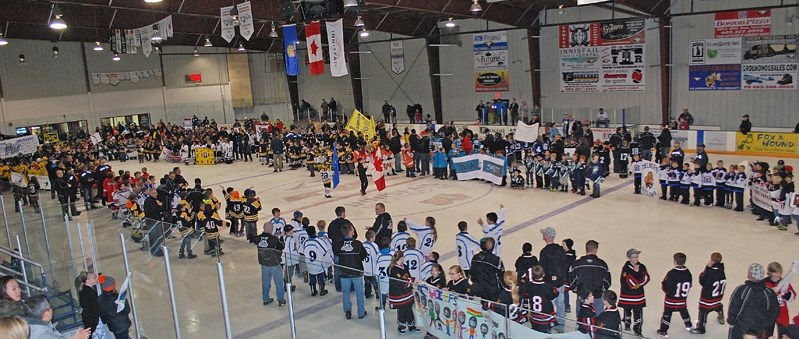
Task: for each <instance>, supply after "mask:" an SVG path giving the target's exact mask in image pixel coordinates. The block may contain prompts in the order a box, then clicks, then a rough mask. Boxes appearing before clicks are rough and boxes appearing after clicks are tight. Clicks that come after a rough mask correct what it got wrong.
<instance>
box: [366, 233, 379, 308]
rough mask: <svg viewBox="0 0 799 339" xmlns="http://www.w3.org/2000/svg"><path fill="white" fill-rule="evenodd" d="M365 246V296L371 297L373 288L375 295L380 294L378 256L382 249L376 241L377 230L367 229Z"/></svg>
mask: <svg viewBox="0 0 799 339" xmlns="http://www.w3.org/2000/svg"><path fill="white" fill-rule="evenodd" d="M363 248H364V249H365V250H366V258H363V280H364V296H365V297H366V299H369V298H371V297H372V289H373V288H374V291H375V295H376V296H379V295H380V286H379V283H378V281H377V276H378V272H377V257H378V256H379V255H380V249H379V248H378V247H377V243H375V231H372V230H368V231H366V241H364V242H363Z"/></svg>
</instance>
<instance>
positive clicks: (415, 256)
mask: <svg viewBox="0 0 799 339" xmlns="http://www.w3.org/2000/svg"><path fill="white" fill-rule="evenodd" d="M406 245H408V246H407V247H406V249H405V251H404V252H405V255H404V258H405V259H404V260H405V269H407V270H408V272H409V273H410V274H411V276H412V277H414V278H415V279H417V280H420V281H421V280H422V279H421V276H422V264H424V262H425V260H424V254H422V252H421V251H419V250H417V249H416V239H414V238H408V240H407V241H406Z"/></svg>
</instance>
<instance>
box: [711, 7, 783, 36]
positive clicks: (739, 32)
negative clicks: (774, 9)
mask: <svg viewBox="0 0 799 339" xmlns="http://www.w3.org/2000/svg"><path fill="white" fill-rule="evenodd" d="M769 33H771V10H770V9H754V10H748V11H730V12H716V37H717V38H730V37H750V36H761V35H768V34H769Z"/></svg>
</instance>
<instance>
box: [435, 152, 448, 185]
mask: <svg viewBox="0 0 799 339" xmlns="http://www.w3.org/2000/svg"><path fill="white" fill-rule="evenodd" d="M433 176H435V177H436V178H437V179H447V154H446V153H445V152H444V148H443V147H441V148H439V149H438V150H437V151H436V152H435V154H433Z"/></svg>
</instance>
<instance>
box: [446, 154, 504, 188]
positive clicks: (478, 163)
mask: <svg viewBox="0 0 799 339" xmlns="http://www.w3.org/2000/svg"><path fill="white" fill-rule="evenodd" d="M452 163H453V167H454V168H455V173H456V174H457V175H458V180H472V179H483V180H486V181H490V182H492V183H494V184H496V185H499V184H502V177H503V176H504V175H505V159H502V158H497V157H494V156H491V155H488V154H470V155H466V156H462V157H456V158H452Z"/></svg>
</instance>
